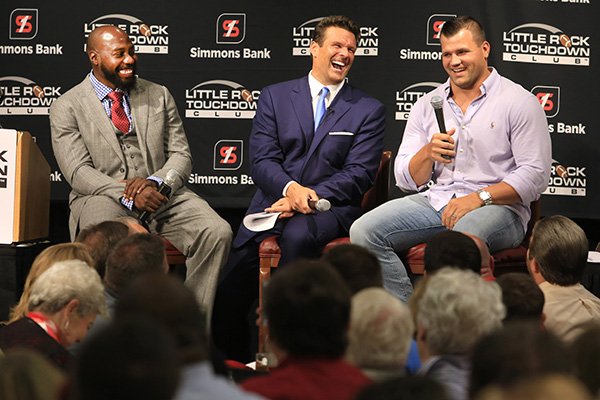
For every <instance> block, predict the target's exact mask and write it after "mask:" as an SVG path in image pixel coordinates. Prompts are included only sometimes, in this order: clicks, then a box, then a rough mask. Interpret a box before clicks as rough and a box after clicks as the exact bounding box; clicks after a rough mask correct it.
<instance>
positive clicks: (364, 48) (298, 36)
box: [292, 17, 379, 57]
mask: <svg viewBox="0 0 600 400" xmlns="http://www.w3.org/2000/svg"><path fill="white" fill-rule="evenodd" d="M323 18H325V17H318V18H313V19H310V20H308V21H305V22H303V23H302V24H300V25H299V26H294V27H293V28H292V43H293V46H292V55H293V56H307V55H310V48H309V47H310V42H311V41H312V37H313V34H314V33H315V27H316V26H317V24H318V23H319V21H320V20H322V19H323ZM378 29H379V27H378V26H361V27H360V38H359V39H358V43H357V44H356V45H357V49H356V52H355V53H354V55H356V56H373V57H376V56H377V55H378V54H379V33H377V30H378Z"/></svg>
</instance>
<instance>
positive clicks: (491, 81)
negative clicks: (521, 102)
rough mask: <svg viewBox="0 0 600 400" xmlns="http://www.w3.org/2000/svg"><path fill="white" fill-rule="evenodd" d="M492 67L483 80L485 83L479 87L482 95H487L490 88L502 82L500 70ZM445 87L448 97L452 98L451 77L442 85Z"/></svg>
mask: <svg viewBox="0 0 600 400" xmlns="http://www.w3.org/2000/svg"><path fill="white" fill-rule="evenodd" d="M489 69H490V74H489V76H488V77H487V78H485V80H484V81H483V83H482V84H481V86H480V87H479V90H480V91H481V95H480V96H485V95H487V93H488V92H489V91H490V90H493V89H494V88H495V87H496V86H497V85H498V84H499V82H500V74H498V71H496V69H495V68H494V67H489ZM442 87H443V89H444V93H445V95H446V99H448V98H450V97H451V96H452V89H451V86H450V78H448V79H447V80H446V82H444V84H443V85H442Z"/></svg>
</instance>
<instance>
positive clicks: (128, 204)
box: [120, 197, 133, 211]
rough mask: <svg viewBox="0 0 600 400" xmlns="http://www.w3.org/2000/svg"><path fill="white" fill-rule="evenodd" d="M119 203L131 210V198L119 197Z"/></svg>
mask: <svg viewBox="0 0 600 400" xmlns="http://www.w3.org/2000/svg"><path fill="white" fill-rule="evenodd" d="M120 200H121V204H122V205H123V207H125V208H127V209H128V210H129V211H133V200H126V199H125V197H121V199H120Z"/></svg>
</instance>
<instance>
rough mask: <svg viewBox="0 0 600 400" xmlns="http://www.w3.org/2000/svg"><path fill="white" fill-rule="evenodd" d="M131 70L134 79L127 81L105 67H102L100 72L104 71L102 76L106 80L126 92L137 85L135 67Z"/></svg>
mask: <svg viewBox="0 0 600 400" xmlns="http://www.w3.org/2000/svg"><path fill="white" fill-rule="evenodd" d="M131 69H133V78H132V79H128V80H126V81H125V80H123V79H121V78H120V77H119V75H118V74H117V73H116V72H115V71H110V70H109V69H107V68H106V67H105V66H104V65H100V70H101V71H102V74H103V75H104V77H105V78H106V80H108V81H109V82H111V83H112V84H113V85H115V87H116V88H119V89H121V90H124V91H128V90H129V89H130V88H131V87H132V86H133V85H134V84H135V81H136V75H135V72H136V68H135V65H134V66H132V67H131Z"/></svg>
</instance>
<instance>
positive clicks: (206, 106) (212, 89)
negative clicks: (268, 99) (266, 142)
mask: <svg viewBox="0 0 600 400" xmlns="http://www.w3.org/2000/svg"><path fill="white" fill-rule="evenodd" d="M259 96H260V91H258V90H254V91H250V90H248V89H246V87H245V86H244V85H241V84H239V83H237V82H232V81H226V80H211V81H206V82H202V83H199V84H197V85H196V86H194V87H193V88H191V89H186V91H185V117H186V118H225V119H252V118H254V114H256V102H255V100H256V99H258V97H259Z"/></svg>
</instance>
